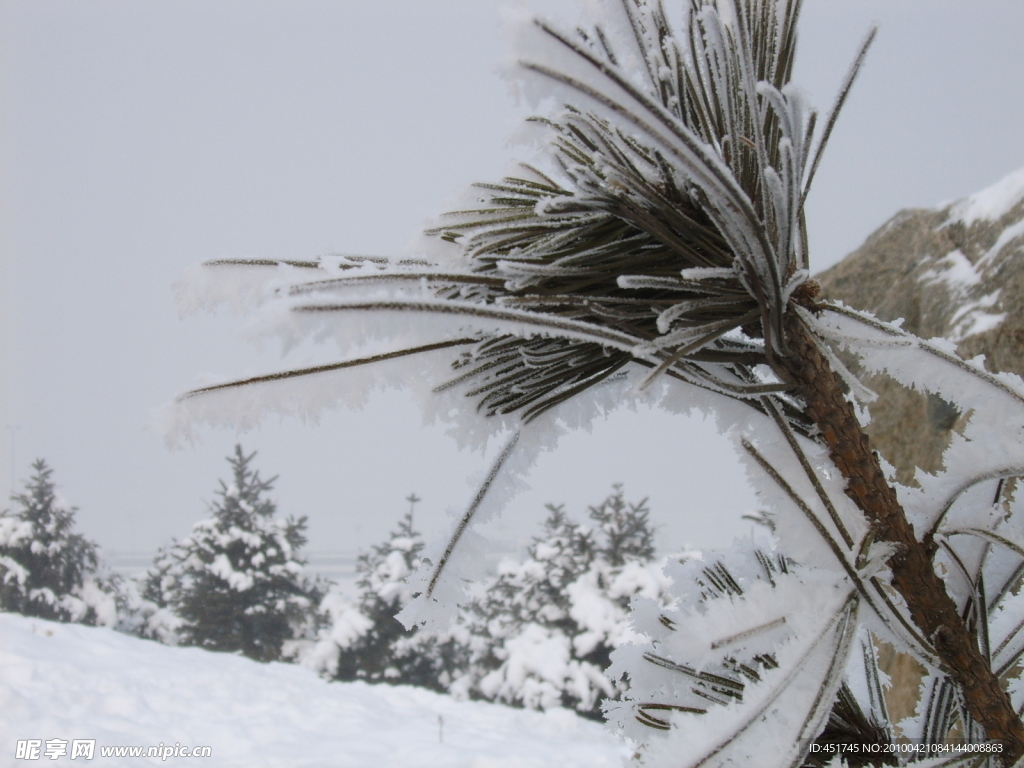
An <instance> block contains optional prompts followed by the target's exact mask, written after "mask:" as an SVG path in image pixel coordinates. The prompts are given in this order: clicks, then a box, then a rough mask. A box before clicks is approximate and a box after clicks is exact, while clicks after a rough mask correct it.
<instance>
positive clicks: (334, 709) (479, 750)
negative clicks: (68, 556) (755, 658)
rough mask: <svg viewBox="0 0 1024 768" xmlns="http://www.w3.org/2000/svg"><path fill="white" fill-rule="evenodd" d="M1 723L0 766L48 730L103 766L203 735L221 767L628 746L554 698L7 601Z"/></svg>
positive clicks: (620, 751) (476, 763)
mask: <svg viewBox="0 0 1024 768" xmlns="http://www.w3.org/2000/svg"><path fill="white" fill-rule="evenodd" d="M0 734H2V737H0V765H15V764H20V763H21V762H22V761H18V760H16V759H15V757H14V756H15V749H16V741H17V740H18V739H42V740H44V741H45V740H47V739H53V738H59V739H67V740H69V741H70V740H71V739H95V740H96V760H97V761H98V762H97V763H96V764H102V765H104V766H122V765H123V766H128V765H132V766H139V765H159V764H165V765H170V764H172V763H175V762H178V761H179V760H178V759H176V758H170V759H168V760H167V762H166V763H162V762H161V761H160V760H159V759H158V758H148V759H147V758H140V757H124V758H103V759H102V760H101V759H100V752H99V750H100V748H101V747H104V746H122V745H138V746H147V747H148V746H150V745H153V746H155V745H157V744H160V743H161V742H162V743H163V744H165V745H166V744H169V745H174V744H175V743H180V744H182V745H188V746H209V747H212V749H213V755H212V759H209V760H206V761H204V764H208V765H211V766H212V765H216V766H218V767H220V766H226V767H229V768H230V766H239V767H243V766H244V768H261V767H263V766H265V767H267V768H271V767H275V766H287V768H301V767H303V766H309V767H310V768H313V767H314V766H315V767H317V768H321V767H322V766H338V767H339V768H347V767H349V766H352V767H355V766H367V767H368V768H369V767H370V766H372V767H373V768H378V767H380V766H402V768H416V767H417V766H423V767H424V768H427V767H429V768H444V767H445V766H466V767H467V768H470V767H472V768H513V767H515V768H534V767H536V768H543V767H544V766H558V767H559V768H571V767H572V766H579V767H580V768H583V766H587V768H601V767H602V766H620V765H622V764H623V763H624V762H625V760H626V758H627V757H628V755H629V754H630V750H629V749H628V747H626V746H625V745H624V744H623V743H622V742H620V741H619V740H618V739H616V738H615V737H614V736H613V735H612V734H611V733H610V732H608V731H606V730H605V729H604V728H603V727H602V726H601V725H599V724H597V723H593V722H590V721H587V720H584V719H582V718H580V717H578V716H576V715H575V714H573V713H571V712H568V711H566V710H563V709H555V710H549V711H547V712H544V713H541V712H533V711H527V710H518V709H510V708H507V707H503V706H500V705H495V704H487V703H481V702H465V701H463V702H460V701H455V700H454V699H452V698H451V697H448V696H442V695H438V694H435V693H431V692H429V691H426V690H422V689H418V688H412V687H406V686H389V685H376V686H374V685H367V684H365V683H328V682H325V681H324V680H321V679H320V678H319V677H317V676H316V674H315V673H314V672H313V671H311V670H309V669H306V668H303V667H301V666H298V665H289V664H279V663H272V664H260V663H258V662H255V661H251V660H249V659H246V658H243V657H241V656H236V655H231V654H224V653H211V652H209V651H204V650H201V649H198V648H169V647H167V646H164V645H160V644H158V643H155V642H151V641H146V640H139V639H136V638H133V637H129V636H127V635H123V634H119V633H117V632H114V631H113V630H109V629H104V628H98V627H86V626H82V625H77V624H58V623H54V622H48V621H43V620H40V619H32V618H27V617H24V616H20V615H17V614H11V613H0ZM67 760H70V757H68V756H64V757H61V758H59V759H58V760H57V761H54V762H53V763H52V764H56V765H61V764H63V761H67ZM48 764H51V763H50V762H49V761H48Z"/></svg>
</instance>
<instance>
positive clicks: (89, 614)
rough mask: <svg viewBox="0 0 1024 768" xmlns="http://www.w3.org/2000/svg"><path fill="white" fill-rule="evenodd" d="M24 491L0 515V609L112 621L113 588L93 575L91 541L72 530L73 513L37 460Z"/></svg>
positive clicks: (94, 553)
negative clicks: (13, 503)
mask: <svg viewBox="0 0 1024 768" xmlns="http://www.w3.org/2000/svg"><path fill="white" fill-rule="evenodd" d="M32 469H33V470H34V474H33V475H32V477H31V478H30V479H29V481H28V484H27V485H26V487H25V490H24V491H23V492H22V493H19V494H17V495H15V496H12V497H11V500H12V501H14V502H15V505H16V506H15V508H14V509H7V510H4V511H3V512H2V513H0V610H4V611H14V612H17V613H22V614H24V615H26V616H38V617H40V618H43V619H52V620H55V621H72V622H80V623H83V624H105V625H113V624H114V623H115V622H116V620H117V605H116V590H115V586H114V584H113V583H112V581H111V580H110V579H109V578H103V577H101V576H100V575H99V574H98V572H97V571H98V568H99V556H98V553H97V548H96V544H94V543H93V542H91V541H89V540H88V539H86V538H85V537H84V536H83V535H82V534H80V533H74V532H73V531H74V526H75V512H76V511H77V510H76V509H75V508H74V507H69V506H67V504H66V503H65V502H64V501H62V500H61V499H60V498H59V497H58V495H57V491H56V488H55V486H54V484H53V481H52V480H51V476H52V475H53V470H52V469H50V468H49V467H48V466H47V464H46V462H45V461H44V460H43V459H37V460H36V461H35V462H34V463H33V464H32Z"/></svg>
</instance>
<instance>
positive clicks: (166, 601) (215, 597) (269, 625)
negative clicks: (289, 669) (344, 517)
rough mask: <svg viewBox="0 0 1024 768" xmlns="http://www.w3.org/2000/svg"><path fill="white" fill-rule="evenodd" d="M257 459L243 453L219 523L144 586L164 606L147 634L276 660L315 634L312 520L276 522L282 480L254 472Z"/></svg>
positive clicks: (206, 526) (159, 562)
mask: <svg viewBox="0 0 1024 768" xmlns="http://www.w3.org/2000/svg"><path fill="white" fill-rule="evenodd" d="M255 455H256V454H255V453H251V454H249V455H248V456H247V455H245V453H243V451H242V447H241V446H235V455H234V456H229V457H228V463H229V464H230V465H231V473H232V478H231V482H230V483H225V482H224V481H221V484H220V485H221V487H220V490H219V491H218V492H217V499H216V500H215V501H214V503H213V505H212V507H211V511H212V513H213V516H212V517H210V518H209V519H207V520H203V521H201V522H198V523H196V524H195V526H194V527H193V528H192V533H191V534H190V535H189V536H188V537H187V538H185V539H183V540H181V541H175V542H174V543H173V544H171V545H170V546H169V547H167V548H165V549H162V550H161V551H160V552H159V553H158V554H157V556H156V559H155V560H154V563H153V567H152V568H151V569H150V570H149V572H148V573H147V575H146V578H145V580H144V582H143V589H142V596H143V598H145V600H147V601H148V602H149V603H151V604H152V605H154V606H156V608H155V609H153V610H151V611H149V615H148V616H147V617H146V619H145V629H144V631H143V633H144V634H147V635H149V636H152V637H155V638H157V639H161V640H163V641H164V642H174V641H177V642H180V643H182V644H184V645H197V646H200V647H202V648H208V649H210V650H217V651H236V652H240V653H242V654H244V655H246V656H249V657H250V658H253V659H256V660H258V661H273V660H275V659H278V658H280V657H281V650H282V646H283V644H284V643H285V642H286V641H289V640H293V639H295V638H296V637H301V636H303V635H304V634H305V633H307V632H308V631H309V630H310V621H311V616H312V611H313V607H314V605H315V603H316V601H317V600H318V598H319V594H318V591H317V589H316V587H315V586H314V585H313V584H311V583H310V582H309V580H308V579H306V578H305V576H304V575H303V574H304V564H305V561H304V560H303V559H302V557H301V555H300V554H299V550H300V549H301V548H302V546H303V545H304V544H305V543H306V538H305V536H304V535H303V531H304V529H305V527H306V520H305V518H300V519H298V520H295V519H292V518H288V519H286V520H282V519H280V518H278V517H277V516H276V515H275V511H276V507H275V505H274V502H273V501H271V500H270V499H268V498H266V497H265V496H264V494H265V493H266V492H267V491H269V490H271V488H272V486H273V482H274V479H273V478H271V479H270V480H263V479H261V478H260V476H259V472H257V471H254V470H252V469H250V467H249V464H250V462H251V461H252V459H253V457H254V456H255Z"/></svg>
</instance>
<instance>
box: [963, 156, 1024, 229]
mask: <svg viewBox="0 0 1024 768" xmlns="http://www.w3.org/2000/svg"><path fill="white" fill-rule="evenodd" d="M1021 200H1024V168H1020V169H1019V170H1016V171H1014V172H1013V173H1011V174H1009V175H1007V176H1004V177H1003V178H1001V179H1000V180H999V181H997V182H996V183H995V184H993V185H992V186H990V187H986V188H985V189H983V190H981V191H980V192H975V193H974V194H973V195H971V196H970V197H968V198H965V199H963V200H960V201H958V202H956V203H954V204H953V206H952V208H951V209H950V220H952V221H961V222H963V223H964V224H966V225H967V226H971V225H972V224H974V223H975V222H977V221H996V220H997V219H1001V218H1002V217H1003V216H1005V215H1006V214H1007V213H1009V212H1010V210H1012V209H1013V207H1014V206H1015V205H1017V203H1019V202H1020V201H1021Z"/></svg>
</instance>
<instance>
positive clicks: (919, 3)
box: [0, 0, 1024, 552]
mask: <svg viewBox="0 0 1024 768" xmlns="http://www.w3.org/2000/svg"><path fill="white" fill-rule="evenodd" d="M501 5H502V3H501V2H499V1H498V0H437V1H435V2H431V1H429V0H376V2H374V3H365V2H356V1H355V0H352V1H351V2H350V1H348V0H335V1H334V2H303V1H302V0H288V1H287V2H284V1H283V0H282V1H281V2H260V1H259V0H245V1H244V2H240V1H230V2H229V1H228V0H219V1H213V2H211V1H209V0H202V1H200V0H173V1H166V0H163V1H162V0H146V1H145V2H143V1H142V0H135V1H129V0H121V1H119V2H111V1H110V0H91V1H90V2H88V3H82V2H78V1H77V0H60V1H53V0H20V1H16V0H0V35H2V38H0V110H2V111H0V118H2V134H0V255H2V266H0V269H2V273H0V281H2V282H0V285H2V287H0V290H2V292H3V293H2V296H0V299H2V310H0V312H2V314H0V322H2V332H3V333H2V339H0V343H2V347H0V353H2V368H0V377H2V378H0V383H2V392H3V404H2V413H0V425H2V426H3V427H4V432H3V433H2V434H0V494H2V496H3V498H6V497H7V495H8V492H9V489H10V487H11V475H12V471H13V476H14V478H15V479H16V481H17V483H18V484H20V482H21V481H22V480H23V479H24V478H25V477H26V476H27V475H28V465H29V462H30V461H31V460H32V459H34V458H36V457H45V458H46V459H47V460H48V461H49V463H50V464H51V466H53V467H54V469H55V479H56V480H57V481H58V483H59V485H60V488H61V490H62V492H63V494H64V495H65V496H66V497H67V498H68V499H69V500H70V501H71V502H72V503H74V504H75V505H77V506H78V507H79V508H80V512H79V518H78V519H79V528H80V529H81V530H82V531H83V532H84V533H86V534H87V535H89V536H91V537H92V538H95V539H97V540H98V541H99V542H100V543H101V544H102V545H104V547H105V548H106V549H108V550H114V551H122V552H123V551H150V550H153V549H155V548H156V547H157V546H158V545H160V544H162V543H165V542H167V541H168V540H169V539H170V538H171V537H172V536H182V535H184V534H186V533H187V532H188V529H189V527H190V526H191V524H192V523H193V522H195V521H196V520H198V519H200V518H201V517H203V516H204V515H205V513H206V508H205V506H204V501H205V500H209V499H210V498H211V496H212V493H213V491H214V489H215V487H216V479H217V478H218V477H223V476H224V475H225V470H226V468H227V465H226V464H225V463H224V461H223V458H222V457H224V456H225V455H227V454H228V453H229V452H230V451H231V448H232V446H233V444H234V443H235V441H236V440H237V439H239V438H238V437H237V436H236V435H235V434H234V433H233V432H223V431H222V432H217V431H208V432H206V433H204V442H203V443H202V444H201V445H199V446H197V447H194V448H186V449H184V450H180V451H177V452H169V451H168V450H167V449H166V448H165V447H164V443H163V440H162V438H161V436H160V435H158V434H156V433H155V432H154V431H152V430H151V429H147V424H149V423H150V422H151V420H152V415H151V414H152V411H153V409H155V408H158V407H159V406H161V405H163V404H165V403H167V402H168V401H170V400H171V399H172V398H173V397H174V396H175V395H176V394H178V393H180V392H182V391H184V390H186V389H188V388H190V387H193V386H196V385H197V384H198V383H199V382H200V381H201V380H202V377H204V376H224V377H233V376H237V375H242V374H245V373H248V372H253V371H264V370H271V369H274V368H276V367H277V366H278V365H279V361H278V360H277V357H276V351H275V349H274V347H273V346H272V345H267V346H266V348H264V349H262V350H260V349H257V348H255V347H254V346H252V345H251V344H250V343H248V342H246V341H243V340H242V339H241V334H242V333H243V331H244V330H245V323H244V321H240V320H238V319H236V318H231V317H228V316H213V317H210V316H205V317H189V318H186V319H179V316H178V313H177V310H176V308H175V306H174V300H173V292H172V284H173V282H174V281H175V280H176V279H178V278H179V277H180V276H181V275H182V274H183V272H184V271H185V269H186V268H187V267H188V266H189V265H191V264H194V263H196V262H199V261H202V260H206V259H213V258H222V257H245V256H255V257H261V258H309V257H312V256H316V255H317V254H320V253H325V252H354V253H374V254H383V255H387V254H393V253H397V252H399V251H400V250H402V249H403V248H404V247H405V246H406V245H407V244H408V243H409V242H410V240H411V239H412V238H413V237H414V236H415V235H416V233H417V232H418V231H419V230H420V229H421V228H422V226H423V223H424V222H425V221H426V220H428V219H429V218H430V217H432V216H435V215H437V214H439V213H441V212H443V211H444V210H445V206H446V202H448V201H449V200H451V199H452V198H453V197H454V196H455V195H457V193H458V192H459V191H460V190H461V189H463V188H464V187H465V186H466V185H467V184H469V183H471V182H473V181H478V180H492V179H495V178H497V177H499V176H500V175H501V173H502V172H503V171H504V170H505V169H506V167H507V166H508V164H509V162H510V160H512V159H513V158H514V157H515V151H514V150H513V149H510V148H509V147H508V146H507V145H506V138H507V137H508V136H509V135H510V134H511V133H512V131H513V130H514V128H515V127H516V125H517V124H518V121H519V120H520V119H521V117H522V116H523V114H524V112H523V109H524V108H523V107H522V106H517V105H516V104H514V103H513V101H512V99H511V97H510V96H509V95H508V91H507V87H506V85H505V84H504V82H503V81H502V80H501V78H500V77H499V76H498V75H497V73H496V70H497V68H498V66H499V65H500V64H502V63H503V61H504V59H505V55H506V49H505V44H504V42H503V38H502V36H501V34H500V31H499V13H498V10H499V8H500V7H501ZM543 6H544V8H545V9H546V12H547V13H549V14H551V15H553V16H556V17H557V16H559V15H563V14H568V15H569V16H570V18H571V17H572V16H573V14H574V10H573V9H574V8H575V7H576V3H575V2H572V1H570V0H563V1H561V2H551V0H548V1H547V2H545V3H543ZM872 20H877V21H879V22H880V24H881V32H880V35H879V38H878V41H877V43H876V45H875V47H874V49H873V50H872V52H871V55H870V56H869V59H868V62H867V64H866V66H865V68H864V71H863V74H862V77H861V79H860V80H859V82H858V83H857V85H856V87H855V90H854V93H853V95H852V96H851V98H850V101H849V104H848V106H847V109H846V111H845V113H844V115H843V117H842V119H841V121H840V123H839V126H838V127H837V129H836V132H835V134H834V137H833V140H832V144H831V146H830V149H829V152H828V154H827V156H826V159H825V161H824V163H823V165H822V167H821V170H820V172H819V175H818V177H817V181H816V183H815V190H814V192H813V193H812V196H811V199H810V202H809V206H808V221H809V228H810V237H811V246H812V254H814V258H815V266H816V268H817V269H821V268H824V267H826V266H828V265H829V264H831V263H834V262H835V261H837V260H838V259H839V258H841V257H842V256H843V255H844V254H846V253H847V252H849V251H850V250H852V249H853V248H855V247H856V246H857V245H859V244H860V242H862V241H863V239H864V238H865V237H866V236H867V235H868V234H869V233H870V232H871V231H872V230H874V229H875V228H876V227H878V226H879V225H880V224H882V223H883V222H884V221H885V220H886V219H888V218H889V217H890V216H891V215H892V214H894V213H895V212H896V211H897V210H899V209H901V208H904V207H919V206H932V205H935V204H937V203H939V202H940V201H944V200H951V199H955V198H958V197H962V196H965V195H967V194H970V193H971V192H973V191H976V190H977V189H980V188H982V187H985V186H987V185H988V184H990V183H992V182H994V181H996V180H997V179H998V178H1000V177H1001V176H1003V175H1005V174H1006V173H1009V172H1010V171H1012V170H1015V169H1017V168H1019V167H1021V166H1022V165H1024V98H1022V83H1024V46H1022V45H1021V43H1020V41H1021V40H1024V4H1021V3H1010V2H994V1H989V2H986V1H985V0H958V1H956V2H954V1H953V0H901V2H899V3H893V2H881V0H856V1H854V0H848V1H847V0H808V1H807V2H806V4H805V12H804V23H803V25H802V32H801V49H800V52H799V54H798V62H797V75H796V80H797V81H798V82H799V83H800V84H801V85H803V87H804V88H805V89H806V90H807V92H808V94H809V96H810V98H811V100H812V102H813V103H814V104H816V105H817V106H818V107H819V108H821V109H823V110H824V109H826V108H827V107H828V106H829V105H830V103H831V100H832V98H833V94H834V91H835V89H836V88H837V86H838V84H839V82H840V80H841V79H842V76H843V74H844V72H845V69H846V67H847V66H848V63H849V61H850V59H851V57H852V55H853V53H854V51H855V49H856V47H857V44H858V42H859V40H860V39H861V38H862V36H863V35H864V33H865V31H866V30H867V28H868V26H869V24H870V23H871V21H872ZM240 439H241V440H242V442H243V445H244V446H245V447H246V448H247V449H249V450H258V451H259V452H260V455H259V457H258V459H257V466H258V467H259V468H260V469H261V470H262V471H263V473H264V474H265V475H270V474H279V475H280V479H279V481H278V485H277V490H276V493H275V496H276V498H277V499H278V501H279V507H280V509H281V511H282V512H283V513H289V514H296V515H303V514H305V515H308V516H309V517H310V533H311V538H312V541H311V544H310V549H312V550H350V549H355V548H357V547H365V546H368V545H369V544H371V543H373V542H375V541H377V540H379V539H380V538H382V537H383V536H384V535H385V533H386V531H387V530H388V529H389V528H390V527H391V526H392V525H393V523H394V521H395V520H396V518H397V517H398V515H400V514H401V513H402V512H403V511H404V509H405V507H406V504H405V502H404V501H403V499H404V497H405V496H406V495H408V493H409V492H410V491H413V490H415V491H416V493H418V494H419V495H420V496H421V497H422V498H423V502H422V504H421V505H420V510H421V518H420V519H421V520H422V522H423V525H424V527H425V528H426V529H427V530H428V532H429V531H432V530H435V529H436V528H437V526H438V524H439V523H440V521H441V520H442V519H443V512H444V510H445V509H446V508H449V507H452V508H461V507H463V506H464V505H465V503H466V502H467V500H468V499H469V498H470V496H471V494H472V488H471V486H470V485H469V484H468V482H467V481H468V479H469V478H471V477H472V476H473V475H475V474H477V473H479V472H480V471H481V470H482V469H483V468H484V467H485V466H486V464H487V461H488V458H489V457H484V456H480V455H477V454H471V453H460V452H459V451H458V449H457V448H456V446H455V443H454V441H453V440H452V439H451V438H450V437H449V436H447V435H445V434H444V431H443V429H441V428H438V427H429V428H424V427H421V421H420V418H419V415H418V413H417V411H416V409H415V407H414V405H413V404H412V401H411V398H409V397H408V396H406V395H404V394H403V393H401V392H398V391H396V392H389V393H386V394H382V395H380V396H378V397H375V398H374V399H373V400H372V402H371V403H370V405H369V406H368V407H367V408H366V409H364V410H363V411H358V412H348V411H345V412H339V413H336V414H333V415H332V416H330V417H328V418H326V419H324V420H323V422H322V423H321V424H320V425H318V426H313V425H303V424H299V423H295V422H284V423H277V422H276V420H271V422H269V423H268V424H266V425H265V426H264V427H263V428H262V429H261V430H259V431H257V432H253V433H249V434H246V435H244V436H242V437H241V438H240ZM12 449H13V456H12ZM12 459H13V465H12ZM617 480H621V481H623V482H625V483H626V491H627V495H628V496H630V497H637V496H640V495H649V496H650V497H651V506H652V508H653V510H654V514H655V517H656V519H657V520H658V522H659V523H661V524H663V525H664V526H665V532H664V535H663V545H664V546H665V547H666V548H670V547H675V546H680V545H682V544H683V543H690V544H693V545H698V546H705V545H708V544H715V545H720V544H725V543H727V541H728V538H729V537H730V536H731V535H732V532H733V531H735V530H736V529H737V526H736V525H735V524H734V523H732V522H729V521H734V520H735V519H737V518H738V515H739V514H741V513H743V512H746V511H748V510H749V509H750V508H751V507H753V506H754V505H755V504H756V502H755V500H754V499H753V498H752V496H751V495H750V492H749V491H748V490H747V489H746V488H745V485H744V483H743V480H742V475H741V473H740V472H739V470H738V468H737V466H736V464H735V462H734V460H733V459H732V458H731V457H730V456H729V449H728V448H727V446H726V445H725V443H724V441H722V440H719V439H717V436H715V435H714V434H713V432H712V431H711V430H710V429H709V428H707V427H706V426H705V425H702V424H699V423H696V422H692V421H690V420H687V419H683V418H677V417H666V416H664V415H663V414H657V413H650V412H640V413H634V412H631V411H623V412H621V413H618V414H616V415H614V416H613V417H612V418H610V419H609V420H608V421H607V422H602V423H600V424H598V425H596V426H595V428H594V430H593V432H592V433H591V434H584V435H575V436H572V437H571V438H568V439H566V440H564V441H563V443H562V444H561V445H560V446H559V448H558V450H557V451H556V452H554V453H552V454H549V455H545V456H544V457H542V459H541V461H540V462H539V464H538V466H537V468H536V470H535V472H534V474H533V476H532V478H531V482H532V484H533V486H534V489H533V490H532V491H531V492H529V493H527V494H525V495H524V496H522V497H520V500H519V501H518V502H517V503H516V504H515V505H514V507H513V510H512V511H513V512H514V513H516V514H519V515H524V516H527V517H529V518H530V519H540V516H541V514H542V505H543V503H544V502H546V501H555V502H560V501H565V502H567V503H568V506H569V508H570V510H571V511H576V512H582V511H583V507H584V505H585V504H588V503H596V502H598V501H600V499H601V498H603V496H604V495H605V493H606V491H607V489H608V487H609V485H610V484H611V483H612V482H614V481H617Z"/></svg>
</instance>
